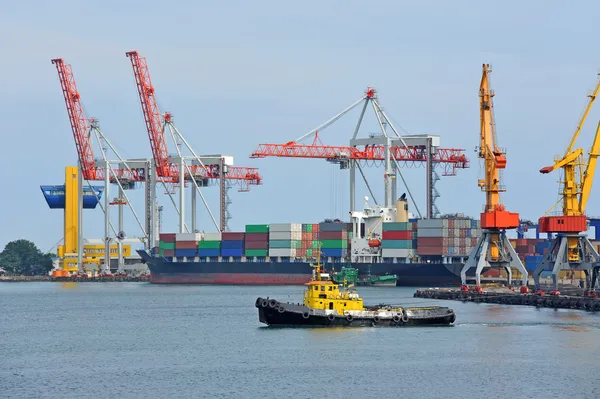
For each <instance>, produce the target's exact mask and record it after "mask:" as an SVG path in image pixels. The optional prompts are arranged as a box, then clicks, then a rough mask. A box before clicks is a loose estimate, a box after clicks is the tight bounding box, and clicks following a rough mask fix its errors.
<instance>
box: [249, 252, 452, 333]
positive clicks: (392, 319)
mask: <svg viewBox="0 0 600 399" xmlns="http://www.w3.org/2000/svg"><path fill="white" fill-rule="evenodd" d="M311 266H312V267H313V275H312V279H311V281H309V282H308V283H306V290H305V293H304V302H303V303H302V304H294V303H289V302H279V301H277V300H275V299H272V298H271V299H270V298H261V297H259V298H257V299H256V302H255V306H256V307H257V308H258V318H259V321H260V322H261V323H264V324H267V325H269V326H342V327H375V326H383V327H402V326H422V325H429V326H433V325H450V324H452V323H454V321H455V320H456V314H455V312H454V310H452V309H450V308H447V307H439V306H431V307H410V308H405V307H402V306H396V305H386V304H379V305H376V306H365V305H364V304H363V299H362V298H361V297H360V295H359V294H358V293H357V292H356V290H353V289H351V288H352V285H349V284H337V283H336V282H334V281H333V279H332V278H331V276H330V275H329V274H328V273H325V272H324V270H323V269H322V265H321V263H320V257H317V264H315V265H311Z"/></svg>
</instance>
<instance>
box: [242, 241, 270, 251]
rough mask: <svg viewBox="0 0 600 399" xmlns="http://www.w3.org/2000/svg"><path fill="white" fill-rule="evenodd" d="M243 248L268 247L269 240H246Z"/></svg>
mask: <svg viewBox="0 0 600 399" xmlns="http://www.w3.org/2000/svg"><path fill="white" fill-rule="evenodd" d="M244 248H245V249H268V248H269V242H268V241H246V242H245V243H244Z"/></svg>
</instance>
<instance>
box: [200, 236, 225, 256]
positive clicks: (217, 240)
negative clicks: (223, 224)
mask: <svg viewBox="0 0 600 399" xmlns="http://www.w3.org/2000/svg"><path fill="white" fill-rule="evenodd" d="M221 239H222V235H221V233H204V235H203V237H202V240H201V241H199V242H198V256H199V257H209V258H215V257H219V256H220V255H221Z"/></svg>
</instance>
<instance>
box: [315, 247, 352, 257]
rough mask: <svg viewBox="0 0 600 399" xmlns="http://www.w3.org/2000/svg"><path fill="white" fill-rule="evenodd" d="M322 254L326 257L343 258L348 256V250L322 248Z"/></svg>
mask: <svg viewBox="0 0 600 399" xmlns="http://www.w3.org/2000/svg"><path fill="white" fill-rule="evenodd" d="M321 253H322V254H323V255H322V256H324V257H330V256H331V257H334V258H341V257H344V256H346V255H347V250H346V249H344V248H323V247H321Z"/></svg>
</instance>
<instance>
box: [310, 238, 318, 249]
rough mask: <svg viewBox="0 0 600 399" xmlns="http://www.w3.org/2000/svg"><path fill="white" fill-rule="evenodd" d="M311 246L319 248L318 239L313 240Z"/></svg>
mask: <svg viewBox="0 0 600 399" xmlns="http://www.w3.org/2000/svg"><path fill="white" fill-rule="evenodd" d="M312 247H313V248H319V240H314V241H313V242H312Z"/></svg>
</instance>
